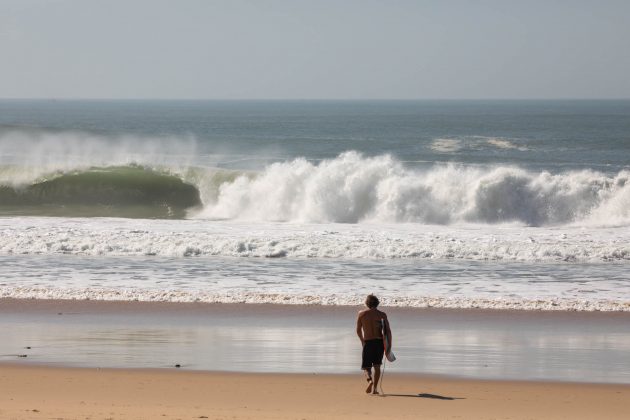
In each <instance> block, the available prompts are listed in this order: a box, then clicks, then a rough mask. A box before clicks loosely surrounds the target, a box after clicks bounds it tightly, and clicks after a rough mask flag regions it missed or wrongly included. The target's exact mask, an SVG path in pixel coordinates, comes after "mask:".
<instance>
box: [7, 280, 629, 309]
mask: <svg viewBox="0 0 630 420" xmlns="http://www.w3.org/2000/svg"><path fill="white" fill-rule="evenodd" d="M3 297H5V298H6V297H10V298H17V299H71V300H105V301H140V302H205V303H254V304H261V303H265V304H278V305H334V306H360V305H361V304H362V301H361V299H360V298H359V297H357V296H356V293H355V294H347V295H338V294H325V293H323V294H321V293H320V294H304V293H264V292H256V291H243V290H236V291H234V292H225V293H216V292H203V291H177V290H147V289H134V288H126V289H114V288H55V287H6V286H5V287H0V298H3ZM381 301H382V303H383V305H385V306H396V307H411V308H450V309H503V310H506V309H508V310H547V311H607V312H608V311H610V312H612V311H615V312H629V311H630V301H614V300H606V299H596V300H576V299H562V298H547V299H518V298H478V297H477V298H475V297H443V296H437V297H430V296H412V297H400V296H387V295H381Z"/></svg>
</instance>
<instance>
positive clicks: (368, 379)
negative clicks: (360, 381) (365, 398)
mask: <svg viewBox="0 0 630 420" xmlns="http://www.w3.org/2000/svg"><path fill="white" fill-rule="evenodd" d="M367 381H368V387H367V388H365V393H366V394H369V393H370V392H372V384H373V383H372V378H367Z"/></svg>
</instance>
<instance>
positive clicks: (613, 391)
mask: <svg viewBox="0 0 630 420" xmlns="http://www.w3.org/2000/svg"><path fill="white" fill-rule="evenodd" d="M364 387H365V383H364V380H363V377H362V375H361V374H360V373H357V374H354V375H345V374H325V375H319V374H318V375H314V374H271V373H225V372H191V371H179V370H175V369H173V370H165V369H94V368H65V367H50V366H32V365H31V366H18V365H15V364H5V363H2V364H0V416H2V417H7V418H19V419H31V418H33V419H35V418H43V416H48V417H50V416H54V417H55V418H86V417H97V418H101V417H105V418H116V419H137V418H158V417H161V418H176V417H179V418H237V419H254V418H262V419H270V418H275V419H294V418H303V419H314V418H339V419H342V418H344V419H359V418H365V417H368V418H402V419H405V418H409V419H411V418H418V416H419V415H421V416H422V418H426V419H443V418H451V417H465V418H468V419H487V418H510V419H528V418H541V419H545V418H549V419H562V418H566V419H592V418H607V419H622V418H625V416H626V415H627V412H628V410H630V398H629V397H630V385H613V384H584V383H582V384H567V383H560V382H522V381H490V380H473V379H455V378H441V377H435V376H425V375H407V374H391V373H389V374H386V376H385V383H384V386H383V388H384V391H385V395H384V396H381V397H378V396H370V395H366V394H365V393H364V390H363V388H364Z"/></svg>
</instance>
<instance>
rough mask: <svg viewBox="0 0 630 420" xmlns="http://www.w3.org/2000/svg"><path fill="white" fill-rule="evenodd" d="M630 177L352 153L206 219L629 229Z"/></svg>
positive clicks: (238, 193) (274, 168) (223, 192)
mask: <svg viewBox="0 0 630 420" xmlns="http://www.w3.org/2000/svg"><path fill="white" fill-rule="evenodd" d="M629 179H630V172H628V171H620V172H619V173H617V174H615V175H613V176H610V175H606V174H603V173H600V172H595V171H591V170H582V171H567V172H562V173H557V174H552V173H550V172H547V171H541V172H532V171H528V170H525V169H522V168H518V167H512V166H496V167H488V168H478V167H467V166H463V165H454V164H448V165H434V166H433V167H431V168H430V169H427V170H417V169H411V168H408V167H405V166H404V165H403V164H402V163H401V162H400V161H398V160H396V159H395V158H393V157H391V156H388V155H383V156H377V157H364V156H362V155H361V154H359V153H356V152H346V153H343V154H341V155H340V156H339V157H337V158H335V159H330V160H324V161H322V162H319V163H313V162H309V161H307V160H306V159H296V160H293V161H288V162H279V163H275V164H272V165H270V166H268V167H267V168H266V169H265V170H263V171H262V172H260V173H259V174H257V175H256V176H251V175H248V176H239V177H237V178H235V179H234V180H233V181H226V182H224V183H222V184H221V185H220V186H219V188H218V195H217V197H216V199H215V200H212V201H211V202H206V203H205V208H204V210H203V211H202V212H200V213H198V214H197V215H196V217H197V218H210V219H242V220H254V221H255V220H259V221H291V222H316V223H331V222H339V223H360V222H371V223H374V222H380V223H421V224H444V225H448V224H457V223H482V224H497V223H514V222H516V223H521V224H524V225H528V226H549V225H566V224H573V223H580V222H584V223H587V222H588V223H589V224H593V223H599V224H602V225H606V224H607V223H609V222H614V223H616V224H627V223H628V222H630V218H628V211H627V210H626V209H627V206H625V204H626V203H627V202H628V194H630V193H629V192H628V191H629V189H628V186H627V184H628V180H629Z"/></svg>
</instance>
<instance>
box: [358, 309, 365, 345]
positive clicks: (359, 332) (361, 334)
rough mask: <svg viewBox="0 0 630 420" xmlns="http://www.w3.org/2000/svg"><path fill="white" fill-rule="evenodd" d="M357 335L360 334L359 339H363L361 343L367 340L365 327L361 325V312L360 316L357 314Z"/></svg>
mask: <svg viewBox="0 0 630 420" xmlns="http://www.w3.org/2000/svg"><path fill="white" fill-rule="evenodd" d="M357 335H358V336H359V340H361V345H363V344H364V342H365V340H364V339H363V327H362V325H361V313H359V316H357Z"/></svg>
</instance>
